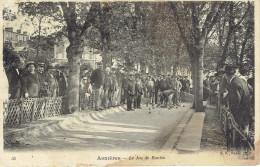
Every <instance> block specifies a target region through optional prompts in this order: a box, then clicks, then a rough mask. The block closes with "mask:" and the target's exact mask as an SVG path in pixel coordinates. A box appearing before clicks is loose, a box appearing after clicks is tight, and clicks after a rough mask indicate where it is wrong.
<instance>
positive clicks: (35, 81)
mask: <svg viewBox="0 0 260 167" xmlns="http://www.w3.org/2000/svg"><path fill="white" fill-rule="evenodd" d="M6 76H7V80H8V89H9V90H8V94H9V99H19V98H37V97H57V96H64V95H65V92H66V89H67V81H66V80H67V79H66V78H67V77H66V75H65V72H62V68H61V69H56V68H55V66H53V65H51V64H50V65H48V66H46V65H45V64H44V63H41V62H38V63H35V62H33V61H29V62H28V63H27V64H26V66H25V67H24V62H23V61H22V60H21V58H19V57H16V58H15V60H14V62H13V64H12V65H11V67H10V68H9V69H8V70H7V71H6Z"/></svg>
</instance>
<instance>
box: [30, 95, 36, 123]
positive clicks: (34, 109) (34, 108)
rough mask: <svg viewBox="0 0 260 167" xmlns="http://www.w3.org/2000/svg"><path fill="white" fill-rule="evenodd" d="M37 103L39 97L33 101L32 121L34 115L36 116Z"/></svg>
mask: <svg viewBox="0 0 260 167" xmlns="http://www.w3.org/2000/svg"><path fill="white" fill-rule="evenodd" d="M36 104H37V99H34V101H33V110H32V117H31V121H34V120H35V119H34V116H35V112H36Z"/></svg>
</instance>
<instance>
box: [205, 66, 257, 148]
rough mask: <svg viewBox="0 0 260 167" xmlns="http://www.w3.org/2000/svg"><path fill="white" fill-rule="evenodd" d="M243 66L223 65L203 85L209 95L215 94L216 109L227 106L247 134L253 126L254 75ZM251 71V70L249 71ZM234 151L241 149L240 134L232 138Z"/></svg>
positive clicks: (238, 125)
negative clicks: (216, 100) (208, 91)
mask: <svg viewBox="0 0 260 167" xmlns="http://www.w3.org/2000/svg"><path fill="white" fill-rule="evenodd" d="M249 73H250V70H248V69H246V68H245V66H241V67H238V66H235V65H225V67H224V68H223V69H221V70H220V71H219V72H217V73H216V74H215V76H212V77H207V79H206V80H204V86H205V87H207V89H208V90H210V96H214V95H217V97H218V98H217V99H218V103H216V104H217V110H218V111H220V112H222V110H223V109H225V108H228V110H229V111H230V113H231V114H232V115H233V117H234V120H235V122H236V126H237V127H238V128H239V129H240V130H241V132H243V133H244V135H245V136H248V135H249V133H250V131H254V130H252V129H253V128H254V117H255V116H254V76H253V75H252V74H251V75H249ZM251 73H252V72H251ZM234 141H235V143H234V147H235V149H236V151H240V149H241V136H239V135H237V136H236V139H234Z"/></svg>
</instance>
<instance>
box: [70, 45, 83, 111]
mask: <svg viewBox="0 0 260 167" xmlns="http://www.w3.org/2000/svg"><path fill="white" fill-rule="evenodd" d="M82 52H83V48H81V46H80V45H77V44H73V43H72V44H70V45H69V47H68V48H67V58H68V64H69V77H68V94H67V98H68V99H67V105H68V106H67V109H68V112H69V113H73V112H75V111H79V82H80V60H81V55H82Z"/></svg>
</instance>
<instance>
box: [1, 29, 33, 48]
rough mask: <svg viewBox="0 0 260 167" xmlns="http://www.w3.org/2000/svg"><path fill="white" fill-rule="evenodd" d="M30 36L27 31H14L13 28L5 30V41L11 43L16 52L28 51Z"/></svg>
mask: <svg viewBox="0 0 260 167" xmlns="http://www.w3.org/2000/svg"><path fill="white" fill-rule="evenodd" d="M29 39H30V36H29V35H28V34H27V32H26V31H24V32H21V30H17V31H14V30H13V28H12V27H6V28H5V29H4V30H3V41H4V42H11V44H12V47H13V48H14V51H15V52H21V51H26V50H27V49H28V43H27V42H28V40H29Z"/></svg>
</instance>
